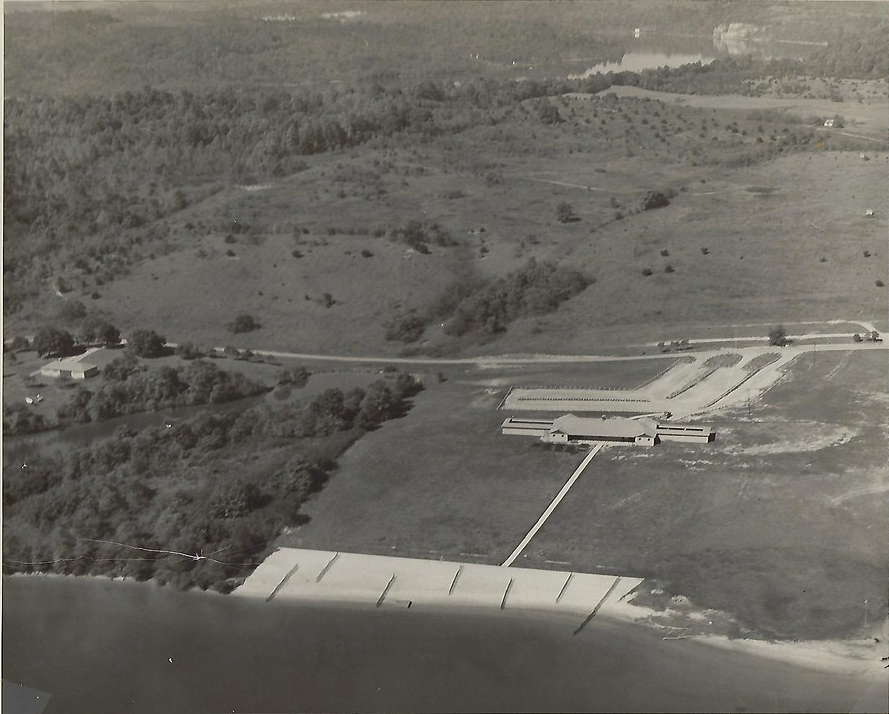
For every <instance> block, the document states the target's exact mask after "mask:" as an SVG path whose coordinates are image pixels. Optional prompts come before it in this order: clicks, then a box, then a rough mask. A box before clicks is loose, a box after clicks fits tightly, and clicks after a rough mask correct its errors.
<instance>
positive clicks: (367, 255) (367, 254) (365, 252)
mask: <svg viewBox="0 0 889 714" xmlns="http://www.w3.org/2000/svg"><path fill="white" fill-rule="evenodd" d="M373 256H374V254H373V253H371V252H370V251H369V250H368V249H367V248H365V249H364V250H362V251H361V257H362V258H373Z"/></svg>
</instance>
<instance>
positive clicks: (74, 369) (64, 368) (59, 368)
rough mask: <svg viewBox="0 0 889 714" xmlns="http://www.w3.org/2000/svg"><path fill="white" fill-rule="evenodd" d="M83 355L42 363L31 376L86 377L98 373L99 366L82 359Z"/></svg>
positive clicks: (56, 377)
mask: <svg viewBox="0 0 889 714" xmlns="http://www.w3.org/2000/svg"><path fill="white" fill-rule="evenodd" d="M84 356H85V355H80V356H79V357H69V358H68V359H58V360H56V361H55V362H50V363H48V364H45V365H43V366H42V367H41V368H40V369H38V370H37V371H36V372H34V373H33V374H32V375H31V376H32V377H38V376H39V377H53V378H55V379H88V378H89V377H95V376H96V375H97V374H98V373H99V368H98V367H97V366H96V365H94V364H91V363H89V362H84V361H82V359H83V357H84Z"/></svg>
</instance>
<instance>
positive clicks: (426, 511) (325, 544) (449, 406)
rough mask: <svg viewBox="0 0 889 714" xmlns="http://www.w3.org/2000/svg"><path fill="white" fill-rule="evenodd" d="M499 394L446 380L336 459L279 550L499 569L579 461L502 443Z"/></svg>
mask: <svg viewBox="0 0 889 714" xmlns="http://www.w3.org/2000/svg"><path fill="white" fill-rule="evenodd" d="M501 396H502V391H498V390H495V389H485V388H483V387H479V386H474V385H471V384H465V383H457V382H456V381H454V380H450V381H448V382H446V383H444V384H440V385H436V386H432V387H429V388H427V389H426V390H425V391H424V392H422V393H421V394H419V395H418V396H417V397H416V398H415V400H414V402H415V403H414V407H413V408H412V409H411V411H410V413H409V414H408V416H406V417H405V418H403V419H399V420H395V421H391V422H389V423H387V424H385V425H384V426H383V427H381V428H380V429H379V430H377V431H375V432H372V433H370V434H367V435H366V436H365V437H364V438H362V440H361V441H360V442H358V443H357V444H355V445H354V446H353V447H352V448H351V449H349V451H347V452H346V453H345V454H344V455H343V456H342V457H341V458H340V459H339V468H338V469H337V471H336V472H335V473H334V474H333V476H332V478H331V480H330V482H329V483H328V485H327V486H326V487H325V489H324V491H323V492H322V493H320V494H319V495H318V496H317V497H315V498H314V499H313V500H312V501H310V502H309V503H308V504H307V506H306V507H304V509H303V512H304V513H306V514H307V515H308V516H309V517H310V518H311V521H310V522H309V523H308V524H307V525H304V526H301V527H300V528H298V529H297V530H295V531H293V532H292V533H291V534H289V535H286V536H284V537H282V538H281V540H280V544H281V545H290V546H295V547H302V548H320V549H325V548H326V549H332V550H337V549H340V550H351V551H358V552H364V553H377V554H387V555H403V556H413V557H424V558H428V557H433V558H435V557H438V556H445V557H449V558H452V559H458V560H459V559H468V560H470V561H472V560H478V561H481V562H486V563H500V562H502V561H503V560H504V559H505V558H506V557H507V556H508V555H509V553H510V552H511V551H512V549H513V548H514V547H515V546H516V544H517V543H518V542H519V541H520V540H521V539H522V537H523V536H524V535H525V533H526V532H527V530H528V529H529V528H530V527H531V526H532V525H533V524H534V521H536V520H537V518H538V516H539V515H540V512H541V511H542V510H543V508H544V507H545V505H546V504H547V503H549V501H550V500H551V499H552V498H553V496H554V495H555V494H556V493H557V492H558V490H559V488H561V486H562V484H563V483H564V481H565V479H566V478H567V476H568V475H569V474H570V473H571V471H573V470H574V468H575V467H576V466H577V464H578V463H579V462H580V460H581V458H582V457H581V456H580V455H579V454H570V453H553V452H550V451H545V450H542V449H538V448H535V447H534V446H533V445H532V442H531V441H529V440H524V439H521V438H519V437H514V438H509V437H503V436H501V435H500V433H499V429H498V427H499V425H500V423H501V422H502V421H503V415H502V414H501V413H500V412H498V411H496V407H497V403H498V402H499V400H500V397H501Z"/></svg>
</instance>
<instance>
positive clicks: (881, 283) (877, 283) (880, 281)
mask: <svg viewBox="0 0 889 714" xmlns="http://www.w3.org/2000/svg"><path fill="white" fill-rule="evenodd" d="M874 285H876V286H877V287H878V288H881V287H883V286H884V285H885V283H884V282H883V281H882V280H877V281H876V282H875V283H874Z"/></svg>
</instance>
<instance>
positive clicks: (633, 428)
mask: <svg viewBox="0 0 889 714" xmlns="http://www.w3.org/2000/svg"><path fill="white" fill-rule="evenodd" d="M500 429H501V433H503V434H516V435H521V436H536V437H537V438H539V439H540V440H541V441H545V442H547V443H550V444H568V443H573V444H594V443H598V442H611V443H617V444H620V443H624V444H636V445H638V446H654V445H655V444H657V443H658V442H660V441H687V442H700V443H706V442H709V441H713V440H714V439H715V438H716V431H715V430H714V429H713V427H711V426H703V425H697V424H664V423H660V422H656V421H654V420H653V419H645V418H642V419H627V418H624V417H614V418H609V419H606V418H590V417H578V416H574V415H573V414H566V415H564V416H561V417H559V418H558V419H554V420H553V421H546V420H542V419H518V418H515V417H509V418H508V419H506V420H505V421H504V422H503V424H501V426H500Z"/></svg>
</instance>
